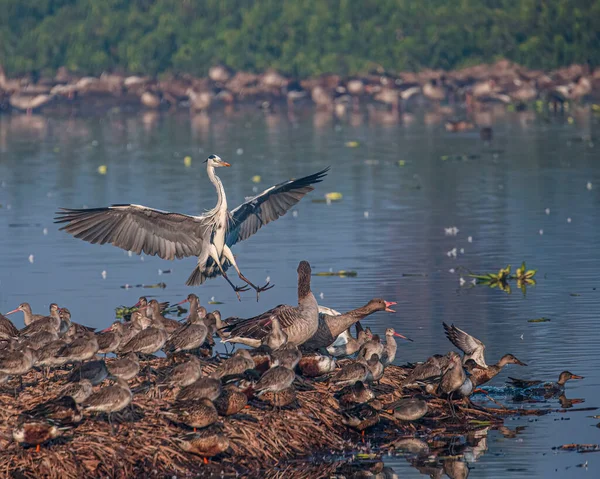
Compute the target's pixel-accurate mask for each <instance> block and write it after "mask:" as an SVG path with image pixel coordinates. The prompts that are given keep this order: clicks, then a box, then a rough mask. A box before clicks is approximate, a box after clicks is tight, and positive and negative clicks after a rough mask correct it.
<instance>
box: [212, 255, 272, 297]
mask: <svg viewBox="0 0 600 479" xmlns="http://www.w3.org/2000/svg"><path fill="white" fill-rule="evenodd" d="M223 256H225V258H227V260H229V262H230V263H231V265H232V266H233V267H234V268H235V270H236V271H237V274H238V276H239V277H240V279H241V280H242V281H245V282H246V283H248V285H250V286H251V287H252V288H253V289H254V290H255V291H256V301H258V296H259V295H260V293H262V292H263V291H267V290H268V289H271V288H272V287H273V286H275V285H274V284H269V282H267V284H265V285H264V286H255V285H254V284H252V283H251V282H250V280H249V279H248V278H246V277H245V276H244V275H243V274H242V272H241V271H240V268H238V265H237V263H236V262H235V258H234V256H233V253H232V252H231V250H230V249H229V246H227V245H225V246H224V247H223Z"/></svg>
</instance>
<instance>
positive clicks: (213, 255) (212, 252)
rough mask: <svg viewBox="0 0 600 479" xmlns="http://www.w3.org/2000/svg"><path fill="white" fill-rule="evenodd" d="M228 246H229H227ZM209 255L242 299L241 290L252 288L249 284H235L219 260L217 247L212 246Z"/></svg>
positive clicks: (239, 298)
mask: <svg viewBox="0 0 600 479" xmlns="http://www.w3.org/2000/svg"><path fill="white" fill-rule="evenodd" d="M226 248H227V246H226ZM209 256H210V257H211V258H212V259H213V261H214V262H215V263H216V265H217V266H218V267H219V270H220V271H221V274H222V275H223V278H225V280H226V281H227V282H228V283H229V284H230V286H231V287H232V288H233V290H234V291H235V294H236V295H237V297H238V300H239V301H241V300H242V298H241V297H240V292H242V291H248V289H250V288H248V286H236V285H235V284H233V283H232V282H231V280H230V279H229V277H228V276H227V273H225V270H224V269H223V266H221V261H220V260H219V255H218V254H217V249H216V248H215V246H214V245H211V246H210V252H209Z"/></svg>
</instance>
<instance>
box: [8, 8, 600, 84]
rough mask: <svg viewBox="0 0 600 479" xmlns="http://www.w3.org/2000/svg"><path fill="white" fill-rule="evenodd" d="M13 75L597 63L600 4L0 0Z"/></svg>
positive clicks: (355, 70)
mask: <svg viewBox="0 0 600 479" xmlns="http://www.w3.org/2000/svg"><path fill="white" fill-rule="evenodd" d="M0 12H1V14H0V64H2V65H4V67H5V69H6V70H7V72H8V73H9V74H22V73H26V72H37V73H50V72H52V71H54V70H55V69H56V68H58V67H60V66H62V65H65V66H67V67H68V68H69V69H71V70H73V71H77V72H80V73H85V74H99V73H100V72H102V71H104V70H119V71H123V72H130V73H141V74H158V73H161V72H189V73H192V74H197V75H201V74H205V73H206V72H207V70H208V68H209V67H210V66H211V65H213V64H215V63H224V64H226V65H229V66H231V67H233V68H235V69H244V70H254V71H260V70H264V69H265V68H268V67H274V68H277V69H278V70H280V71H282V72H285V73H289V74H294V75H298V76H308V75H315V74H320V73H325V72H336V73H342V74H353V73H360V72H364V71H367V70H370V69H372V68H373V67H376V66H380V67H383V68H385V69H387V70H392V71H401V70H416V69H419V68H424V67H429V68H445V69H450V68H456V67H460V66H464V65H469V64H474V63H478V62H490V61H494V60H496V59H498V58H501V57H504V58H508V59H510V60H514V61H517V62H519V63H522V64H524V65H526V66H528V67H531V68H547V69H549V68H555V67H559V66H562V65H567V64H571V63H586V62H587V63H589V64H591V65H600V0H455V1H451V2H449V1H447V0H362V1H355V0H255V1H251V0H201V1H200V0H197V1H196V0H0Z"/></svg>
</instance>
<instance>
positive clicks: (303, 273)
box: [224, 261, 319, 346]
mask: <svg viewBox="0 0 600 479" xmlns="http://www.w3.org/2000/svg"><path fill="white" fill-rule="evenodd" d="M310 274H311V269H310V265H309V264H308V262H307V261H301V262H300V264H299V265H298V306H288V305H279V306H277V307H275V308H273V309H270V310H269V311H266V312H265V313H263V314H261V315H259V316H255V317H253V318H249V319H244V320H240V321H238V322H236V323H235V324H233V325H231V326H226V327H225V328H224V330H225V332H229V333H230V335H229V337H228V338H227V340H226V341H228V342H233V343H242V344H248V345H250V346H253V345H255V344H256V341H257V340H258V341H261V340H262V339H263V338H264V337H266V336H267V335H268V334H269V332H270V331H271V318H272V317H273V316H276V317H277V319H278V320H279V323H280V324H281V327H282V328H283V330H284V331H285V333H286V334H287V342H288V343H291V344H294V345H296V346H300V345H301V344H303V343H305V342H306V341H308V340H309V339H310V338H311V337H312V336H313V335H314V334H315V332H316V331H317V328H318V326H319V306H318V304H317V300H316V299H315V297H314V295H313V293H312V291H311V290H310Z"/></svg>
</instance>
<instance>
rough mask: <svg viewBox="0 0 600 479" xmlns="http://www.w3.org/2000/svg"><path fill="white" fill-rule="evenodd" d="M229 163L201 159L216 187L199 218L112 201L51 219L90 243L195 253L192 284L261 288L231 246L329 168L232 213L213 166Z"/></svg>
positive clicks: (173, 254) (168, 255)
mask: <svg viewBox="0 0 600 479" xmlns="http://www.w3.org/2000/svg"><path fill="white" fill-rule="evenodd" d="M228 166H230V164H229V163H227V162H225V161H223V160H222V159H221V158H219V157H218V156H216V155H210V156H209V157H208V158H207V159H206V171H207V173H208V177H209V179H210V181H211V182H212V184H213V185H214V186H215V188H216V190H217V204H216V206H215V208H213V209H212V210H209V211H208V212H206V213H205V214H203V215H200V216H189V215H184V214H180V213H168V212H164V211H160V210H155V209H152V208H148V207H146V206H141V205H134V204H129V205H113V206H109V207H107V208H90V209H67V208H63V209H62V210H61V211H59V212H58V213H57V216H56V218H55V219H56V222H57V223H66V225H65V226H63V227H62V228H61V229H62V230H66V231H67V232H68V233H70V234H72V235H73V236H75V237H76V238H80V239H83V240H84V241H88V242H90V243H93V244H94V243H99V244H105V243H111V244H113V245H114V246H118V247H119V248H122V249H125V250H127V251H133V252H135V253H137V254H141V253H142V252H143V253H145V254H147V255H152V256H154V255H158V256H160V257H161V258H163V259H168V260H173V259H175V258H183V257H187V256H197V257H198V264H197V266H196V268H195V269H194V271H193V272H192V274H191V275H190V277H189V278H188V280H187V283H186V284H187V285H189V286H196V285H199V284H202V283H204V281H206V279H208V278H213V277H215V276H217V275H219V274H221V275H222V276H223V277H224V278H225V279H226V280H227V281H228V282H229V284H230V285H231V287H232V288H233V289H234V291H235V292H236V294H237V295H238V298H239V292H240V291H245V290H247V288H248V286H250V287H252V288H254V289H255V290H256V294H257V298H258V295H259V293H260V292H262V291H266V290H267V289H269V288H270V287H269V284H268V283H267V284H266V285H264V286H262V287H258V286H255V285H254V284H253V283H252V282H250V280H248V279H247V278H246V277H245V276H244V275H243V274H242V272H241V271H240V269H239V268H238V266H237V263H236V261H235V259H234V256H233V253H232V252H231V249H230V247H231V246H233V245H234V244H236V243H238V242H239V241H243V240H245V239H247V238H249V237H250V236H252V235H253V234H254V233H256V232H257V231H258V230H259V229H260V228H261V227H262V226H263V225H266V224H267V223H270V222H271V221H274V220H276V219H277V218H279V217H280V216H283V215H284V214H285V213H287V211H288V210H289V209H290V208H291V207H292V206H294V205H295V204H296V203H298V202H299V201H300V200H301V199H302V198H303V197H304V196H305V195H306V194H307V193H309V192H310V191H312V190H313V189H314V188H313V186H311V185H313V184H315V183H319V182H320V181H322V179H323V177H324V176H325V175H326V173H327V171H328V168H326V169H324V170H322V171H319V172H318V173H315V174H313V175H309V176H305V177H303V178H299V179H297V180H289V181H284V182H282V183H279V184H278V185H275V186H272V187H271V188H268V189H267V190H265V191H263V192H262V193H261V194H259V195H257V196H255V197H253V198H251V199H249V200H248V201H246V202H245V203H243V204H241V205H240V206H238V207H237V208H235V209H234V210H232V211H229V209H228V207H227V199H226V197H225V190H224V188H223V184H222V183H221V180H220V179H219V178H218V177H217V176H216V174H215V169H216V168H221V167H228ZM230 266H233V267H234V268H235V270H236V272H237V273H238V276H239V277H240V279H242V280H243V281H244V282H245V283H247V285H248V286H244V287H237V286H235V285H234V284H233V283H232V282H231V281H230V280H229V277H228V276H227V274H226V272H225V271H226V270H227V269H228V268H229V267H230Z"/></svg>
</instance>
